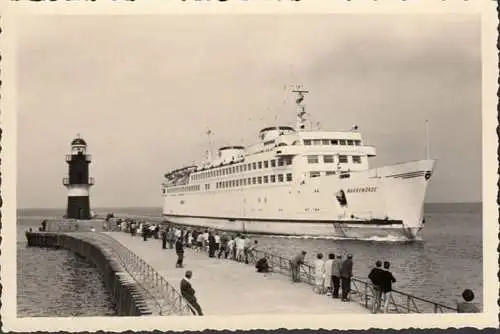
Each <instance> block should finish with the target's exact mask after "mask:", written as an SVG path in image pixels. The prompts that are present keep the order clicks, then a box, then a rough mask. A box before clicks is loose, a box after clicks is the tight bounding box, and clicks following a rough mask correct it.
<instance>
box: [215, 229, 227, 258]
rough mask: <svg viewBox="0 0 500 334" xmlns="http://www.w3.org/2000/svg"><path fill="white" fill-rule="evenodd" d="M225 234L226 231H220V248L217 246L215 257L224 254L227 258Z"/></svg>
mask: <svg viewBox="0 0 500 334" xmlns="http://www.w3.org/2000/svg"><path fill="white" fill-rule="evenodd" d="M227 242H228V240H227V234H226V232H223V233H222V236H221V237H220V248H219V253H218V254H217V257H218V258H219V259H220V257H221V255H222V254H224V258H225V259H227Z"/></svg>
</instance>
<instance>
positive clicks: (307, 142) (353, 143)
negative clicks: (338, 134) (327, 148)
mask: <svg viewBox="0 0 500 334" xmlns="http://www.w3.org/2000/svg"><path fill="white" fill-rule="evenodd" d="M304 145H351V146H361V140H357V139H304Z"/></svg>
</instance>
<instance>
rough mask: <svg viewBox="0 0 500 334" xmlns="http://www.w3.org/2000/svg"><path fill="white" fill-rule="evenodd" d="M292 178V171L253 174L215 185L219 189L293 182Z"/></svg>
mask: <svg viewBox="0 0 500 334" xmlns="http://www.w3.org/2000/svg"><path fill="white" fill-rule="evenodd" d="M292 180H293V177H292V173H286V174H277V175H264V176H253V177H247V178H242V179H236V180H227V181H220V182H217V183H216V185H215V187H216V188H217V189H226V188H233V187H242V186H250V185H254V184H268V183H282V182H292Z"/></svg>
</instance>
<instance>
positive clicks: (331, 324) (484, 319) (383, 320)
mask: <svg viewBox="0 0 500 334" xmlns="http://www.w3.org/2000/svg"><path fill="white" fill-rule="evenodd" d="M496 5H497V4H496V2H495V1H493V0H482V1H481V0H477V1H464V0H447V1H437V0H419V1H418V2H417V1H412V0H407V1H402V0H379V1H376V0H352V1H346V0H331V1H326V0H303V1H300V2H295V1H290V0H281V1H278V0H247V1H244V0H229V1H226V2H220V1H217V0H210V1H207V0H201V1H195V0H187V1H185V2H183V1H181V0H142V1H141V0H136V1H134V2H130V1H112V0H96V1H95V2H86V1H84V0H80V1H78V0H74V1H69V2H67V1H57V2H48V1H46V2H43V1H42V2H29V1H18V2H9V1H4V2H3V3H2V9H3V10H2V21H1V26H2V30H3V33H2V39H1V42H0V43H1V44H0V45H1V53H2V62H1V69H2V72H1V74H2V81H3V85H2V99H1V115H0V124H1V127H2V129H3V135H2V142H1V144H2V152H1V157H2V164H1V167H0V168H1V171H2V181H3V182H2V191H1V193H2V199H3V207H2V209H1V210H2V231H1V233H2V237H3V240H2V245H1V247H2V256H1V259H0V260H1V273H0V274H1V278H2V280H1V282H2V285H3V291H2V292H3V293H2V303H3V305H2V306H3V307H2V309H1V315H2V322H3V330H4V331H22V332H25V331H60V330H64V331H97V330H107V331H124V330H155V329H159V330H177V331H185V330H203V329H207V328H212V329H233V330H234V329H277V328H289V329H293V328H296V329H301V328H309V329H318V328H324V329H368V328H394V329H401V328H408V327H418V328H448V327H477V328H484V327H497V326H498V306H497V302H496V301H497V298H498V288H499V286H498V280H497V272H498V262H497V259H498V253H497V245H498V238H497V235H498V212H497V205H496V196H497V191H498V189H497V186H496V183H497V179H498V176H497V166H498V165H497V154H496V148H497V145H498V139H497V136H496V127H497V118H496V112H495V110H496V109H497V97H496V92H497V73H498V68H497V58H496V57H497V49H496V40H497V30H496V27H497V13H496ZM235 13H245V14H281V15H283V14H328V13H337V14H342V13H345V14H347V13H349V14H354V13H358V14H359V13H365V14H376V13H401V14H403V13H404V14H415V13H436V14H438V13H477V14H478V15H481V18H482V57H483V101H482V106H483V231H484V233H483V244H484V249H483V263H484V270H483V275H484V284H483V286H484V291H483V295H484V312H483V313H481V314H460V315H457V314H442V315H433V314H411V315H383V314H379V315H376V316H374V315H351V316H346V315H342V316H336V315H335V314H330V315H325V316H317V315H314V316H309V315H305V314H303V315H297V316H293V317H291V316H267V315H259V316H258V317H257V316H255V315H253V316H250V315H249V316H220V317H218V316H205V317H189V318H186V317H168V318H161V317H148V316H144V317H137V318H133V317H91V318H88V317H86V318H22V319H21V318H17V317H16V306H17V305H16V285H17V284H16V237H15V236H16V162H15V161H16V160H15V158H16V140H17V138H16V128H17V127H16V76H15V75H16V73H15V68H16V67H15V62H16V59H15V50H14V44H13V43H14V42H15V24H16V23H20V24H23V22H24V23H26V22H29V17H28V16H27V15H74V14H78V15H109V14H115V15H141V14H154V15H158V14H171V15H182V14H202V15H208V14H220V15H223V14H224V15H227V14H235Z"/></svg>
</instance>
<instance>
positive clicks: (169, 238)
mask: <svg viewBox="0 0 500 334" xmlns="http://www.w3.org/2000/svg"><path fill="white" fill-rule="evenodd" d="M167 241H168V248H170V249H172V248H174V242H175V234H174V229H173V227H170V228H169V229H168V232H167Z"/></svg>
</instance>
